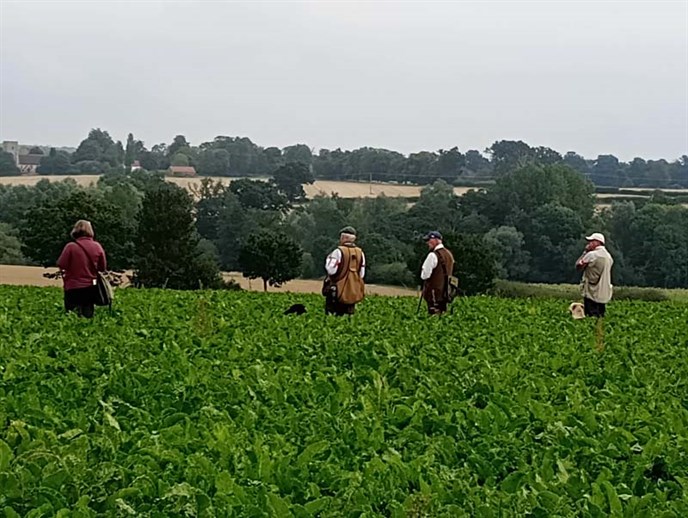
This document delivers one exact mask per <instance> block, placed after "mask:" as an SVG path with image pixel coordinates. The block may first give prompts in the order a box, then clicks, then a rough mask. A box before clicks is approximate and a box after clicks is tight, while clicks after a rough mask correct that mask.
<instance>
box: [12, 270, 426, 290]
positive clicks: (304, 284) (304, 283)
mask: <svg viewBox="0 0 688 518" xmlns="http://www.w3.org/2000/svg"><path fill="white" fill-rule="evenodd" d="M55 271H56V269H55V268H41V267H39V266H8V265H0V284H10V285H15V286H57V287H61V286H62V281H61V280H55V279H46V278H45V277H43V274H44V273H47V272H55ZM224 278H225V280H234V281H236V282H238V283H239V285H240V286H241V287H242V288H243V289H245V290H251V291H262V290H263V282H262V281H261V280H260V279H257V280H254V281H250V280H249V279H246V278H244V277H243V276H242V275H241V274H240V273H237V272H231V273H225V274H224ZM321 287H322V282H320V281H317V280H303V279H297V280H294V281H291V282H288V283H286V284H285V285H284V286H282V287H281V288H270V287H268V291H276V292H291V293H320V289H321ZM366 291H367V293H368V294H369V295H385V296H390V297H401V296H415V295H416V294H417V292H416V291H414V290H411V289H404V288H397V287H394V286H377V285H374V284H369V285H367V286H366Z"/></svg>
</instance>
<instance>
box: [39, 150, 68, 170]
mask: <svg viewBox="0 0 688 518" xmlns="http://www.w3.org/2000/svg"><path fill="white" fill-rule="evenodd" d="M70 167H71V160H70V157H69V153H66V152H65V151H56V150H55V148H50V153H49V154H48V156H44V157H43V158H41V163H40V165H39V166H38V168H36V172H37V173H38V174H45V175H56V174H67V173H68V172H69V169H70Z"/></svg>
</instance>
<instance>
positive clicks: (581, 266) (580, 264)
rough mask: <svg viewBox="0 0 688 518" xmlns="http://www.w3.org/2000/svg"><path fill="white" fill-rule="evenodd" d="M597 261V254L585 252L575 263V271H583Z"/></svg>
mask: <svg viewBox="0 0 688 518" xmlns="http://www.w3.org/2000/svg"><path fill="white" fill-rule="evenodd" d="M595 259H597V254H595V252H594V251H591V252H585V253H584V254H583V255H582V256H581V257H580V259H578V261H576V269H578V270H585V269H586V268H587V267H588V266H589V265H591V264H593V263H594V262H595Z"/></svg>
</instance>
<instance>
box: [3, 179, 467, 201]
mask: <svg viewBox="0 0 688 518" xmlns="http://www.w3.org/2000/svg"><path fill="white" fill-rule="evenodd" d="M67 178H72V179H73V180H74V181H75V182H76V183H77V184H79V185H82V186H84V187H88V186H89V185H93V184H95V183H96V182H97V181H98V178H99V176H98V175H76V176H4V177H0V184H4V185H36V183H38V182H39V181H40V180H43V179H46V180H49V181H51V182H59V181H61V180H66V179H67ZM203 178H204V177H196V178H175V177H167V181H168V182H172V183H175V184H177V185H180V186H182V187H184V188H186V189H189V188H191V186H192V185H194V184H196V185H198V184H200V182H201V180H202V179H203ZM207 178H211V179H212V180H217V181H220V182H222V183H223V184H226V185H228V184H230V183H231V182H232V181H233V180H237V179H238V178H228V177H226V176H222V177H207ZM304 189H305V191H306V194H307V195H308V197H310V198H312V197H313V196H317V195H318V194H326V195H329V194H332V193H337V194H338V195H339V196H340V197H342V198H367V197H376V196H380V195H382V194H384V195H385V196H389V197H393V198H415V197H418V196H420V191H421V189H422V187H420V186H417V185H397V184H389V183H372V184H368V183H358V182H333V181H328V180H318V181H317V182H315V183H314V184H313V185H306V186H305V187H304ZM471 189H476V187H455V188H454V192H455V193H456V194H457V195H462V194H464V193H466V192H468V191H470V190H471Z"/></svg>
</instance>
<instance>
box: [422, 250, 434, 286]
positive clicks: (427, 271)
mask: <svg viewBox="0 0 688 518" xmlns="http://www.w3.org/2000/svg"><path fill="white" fill-rule="evenodd" d="M436 267H437V254H436V253H435V252H430V253H429V254H428V256H427V257H426V258H425V262H424V263H423V267H422V268H421V269H420V278H421V280H424V281H427V280H428V279H429V278H430V276H431V275H432V271H433V270H434V269H435V268H436Z"/></svg>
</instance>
